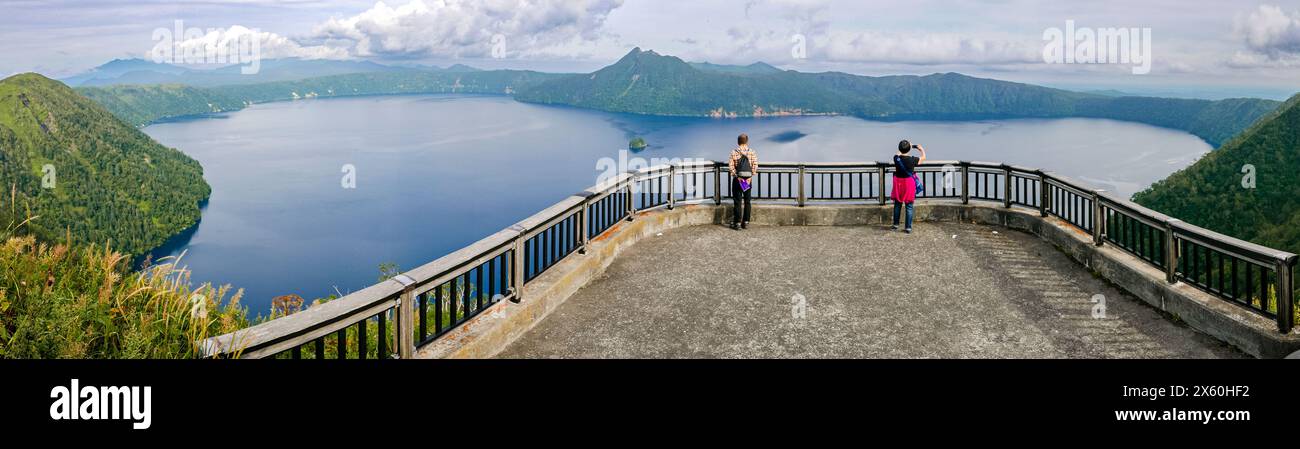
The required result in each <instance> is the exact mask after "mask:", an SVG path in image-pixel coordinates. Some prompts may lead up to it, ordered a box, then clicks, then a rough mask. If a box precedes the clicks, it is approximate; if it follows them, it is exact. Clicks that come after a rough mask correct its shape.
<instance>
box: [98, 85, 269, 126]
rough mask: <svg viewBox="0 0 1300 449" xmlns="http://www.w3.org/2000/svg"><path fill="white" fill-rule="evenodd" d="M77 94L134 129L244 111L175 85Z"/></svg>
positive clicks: (198, 90)
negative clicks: (171, 120)
mask: <svg viewBox="0 0 1300 449" xmlns="http://www.w3.org/2000/svg"><path fill="white" fill-rule="evenodd" d="M77 92H79V93H81V94H82V95H84V96H86V98H90V99H91V100H95V102H97V103H99V104H100V105H102V106H104V108H106V109H108V110H109V111H110V112H112V113H113V114H114V115H116V116H118V118H121V119H122V120H124V121H126V122H127V123H130V124H132V125H135V126H144V125H147V124H149V123H152V122H154V121H156V120H158V119H160V118H163V117H184V116H188V115H198V114H209V113H214V112H224V111H235V110H239V109H243V107H244V103H243V102H242V101H239V100H235V99H233V98H230V97H227V96H224V95H221V94H218V93H216V92H213V91H211V90H209V89H201V88H197V87H190V86H183V85H179V84H154V85H119V86H109V87H82V88H77Z"/></svg>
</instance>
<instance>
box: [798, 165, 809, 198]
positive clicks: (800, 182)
mask: <svg viewBox="0 0 1300 449" xmlns="http://www.w3.org/2000/svg"><path fill="white" fill-rule="evenodd" d="M806 172H807V169H806V168H805V167H804V165H803V164H799V176H798V178H799V207H803V204H804V202H805V201H807V200H808V198H807V196H806V195H804V191H803V184H804V182H803V176H804V173H806Z"/></svg>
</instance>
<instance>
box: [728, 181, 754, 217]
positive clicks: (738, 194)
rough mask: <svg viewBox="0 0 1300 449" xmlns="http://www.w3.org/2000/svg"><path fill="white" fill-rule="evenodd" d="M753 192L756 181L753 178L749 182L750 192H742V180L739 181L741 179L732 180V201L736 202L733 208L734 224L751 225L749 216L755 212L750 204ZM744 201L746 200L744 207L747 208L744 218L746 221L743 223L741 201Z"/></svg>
mask: <svg viewBox="0 0 1300 449" xmlns="http://www.w3.org/2000/svg"><path fill="white" fill-rule="evenodd" d="M753 192H754V179H753V178H750V180H749V190H745V191H741V190H740V179H739V178H732V180H731V200H732V201H733V202H734V204H735V207H732V208H731V222H732V223H737V224H739V223H749V214H750V211H751V210H753V206H751V205H750V204H749V198H750V196H751V194H752V193H753ZM742 199H743V200H745V202H744V206H745V207H744V218H745V220H744V221H741V220H740V219H741V214H742V213H741V207H740V206H741V200H742Z"/></svg>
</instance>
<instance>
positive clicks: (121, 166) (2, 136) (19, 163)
mask: <svg viewBox="0 0 1300 449" xmlns="http://www.w3.org/2000/svg"><path fill="white" fill-rule="evenodd" d="M0 180H3V184H4V186H3V189H4V191H5V193H6V194H3V195H0V210H4V211H8V213H6V214H4V215H3V217H0V218H5V219H6V222H12V221H14V220H15V219H19V218H25V217H28V216H33V217H34V219H33V220H32V221H31V222H29V223H28V224H27V225H26V227H25V230H26V231H27V232H29V233H31V234H33V235H35V236H36V237H37V238H39V239H40V240H41V241H45V242H58V243H67V242H68V241H69V240H71V241H74V242H79V243H83V244H84V243H94V244H101V245H103V244H108V243H110V242H111V245H112V247H114V248H117V249H118V250H120V251H122V252H124V253H126V254H129V255H138V254H143V253H144V252H146V251H148V250H150V249H152V248H155V247H157V246H158V245H161V244H162V243H163V242H164V241H166V239H167V238H168V237H171V236H172V235H174V234H176V233H178V232H180V231H182V230H184V229H185V228H187V227H189V226H191V225H193V224H194V223H195V222H197V221H198V219H199V202H200V201H202V200H204V199H205V198H207V197H208V195H209V193H210V189H209V187H208V184H207V183H206V182H204V181H203V169H202V167H200V166H199V163H198V162H197V161H195V160H193V159H191V158H189V157H188V156H186V155H184V154H182V153H181V152H179V151H176V150H175V149H171V148H167V147H164V146H162V145H159V144H158V143H157V142H154V141H153V139H150V138H149V136H147V135H145V134H144V133H142V132H140V131H139V130H138V129H136V128H135V127H133V126H130V125H128V124H126V123H123V122H122V121H121V120H119V119H118V118H117V117H114V116H113V114H111V113H109V111H108V110H106V109H104V108H103V107H101V106H100V105H99V104H97V103H96V102H94V101H90V100H88V99H86V98H85V97H82V96H80V95H77V93H76V92H74V91H73V90H72V89H70V88H68V87H67V86H65V85H63V84H62V83H60V82H57V81H53V80H50V79H48V78H45V77H43V76H40V75H37V74H21V75H15V76H12V77H9V78H6V79H4V80H0Z"/></svg>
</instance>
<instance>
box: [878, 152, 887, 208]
mask: <svg viewBox="0 0 1300 449" xmlns="http://www.w3.org/2000/svg"><path fill="white" fill-rule="evenodd" d="M885 174H886V173H885V164H882V163H879V162H877V163H876V178H878V180H877V181H876V187H877V188H879V189H880V192H879V193H877V194H876V201H878V202H879V203H880V205H881V206H884V205H885Z"/></svg>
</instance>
